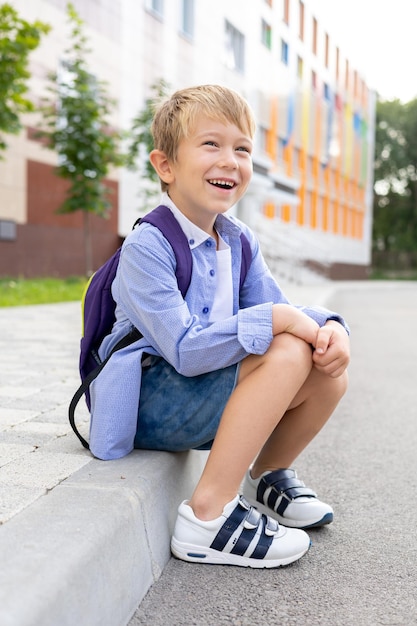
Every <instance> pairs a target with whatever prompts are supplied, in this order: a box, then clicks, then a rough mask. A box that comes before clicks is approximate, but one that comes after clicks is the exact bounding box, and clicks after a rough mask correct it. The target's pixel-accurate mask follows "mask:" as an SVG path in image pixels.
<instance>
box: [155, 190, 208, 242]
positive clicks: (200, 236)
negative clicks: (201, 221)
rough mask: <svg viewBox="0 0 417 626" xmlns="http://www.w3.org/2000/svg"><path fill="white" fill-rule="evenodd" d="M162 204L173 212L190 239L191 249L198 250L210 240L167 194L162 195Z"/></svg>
mask: <svg viewBox="0 0 417 626" xmlns="http://www.w3.org/2000/svg"><path fill="white" fill-rule="evenodd" d="M162 204H165V206H167V207H168V208H169V209H170V210H171V211H172V212H173V214H174V217H175V219H176V220H177V222H178V223H179V225H180V226H181V228H182V230H183V231H184V234H185V236H186V237H187V239H188V243H189V244H190V248H191V249H192V248H196V247H197V246H199V245H200V244H201V243H203V241H206V239H208V238H209V235H208V234H207V233H206V232H205V231H204V230H202V229H201V228H199V227H198V226H196V225H195V224H194V223H193V222H191V221H190V220H189V219H188V217H185V215H184V213H181V211H180V210H179V208H178V207H177V206H175V204H174V203H173V202H172V200H171V198H170V197H169V195H168V194H167V192H164V193H163V194H162Z"/></svg>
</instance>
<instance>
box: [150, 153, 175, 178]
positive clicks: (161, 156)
mask: <svg viewBox="0 0 417 626" xmlns="http://www.w3.org/2000/svg"><path fill="white" fill-rule="evenodd" d="M149 160H150V162H151V163H152V165H153V168H154V170H155V171H156V173H157V174H158V176H159V178H160V179H161V180H162V181H163V182H164V183H166V184H167V185H169V184H170V183H172V182H173V180H174V173H173V170H172V167H171V164H170V162H169V161H168V158H167V156H166V154H165V152H162V150H152V152H151V153H150V155H149Z"/></svg>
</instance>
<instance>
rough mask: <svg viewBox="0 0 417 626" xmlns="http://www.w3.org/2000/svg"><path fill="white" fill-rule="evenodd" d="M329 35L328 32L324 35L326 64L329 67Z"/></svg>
mask: <svg viewBox="0 0 417 626" xmlns="http://www.w3.org/2000/svg"><path fill="white" fill-rule="evenodd" d="M329 47H330V42H329V35H328V34H327V33H326V34H325V36H324V65H325V66H326V67H329Z"/></svg>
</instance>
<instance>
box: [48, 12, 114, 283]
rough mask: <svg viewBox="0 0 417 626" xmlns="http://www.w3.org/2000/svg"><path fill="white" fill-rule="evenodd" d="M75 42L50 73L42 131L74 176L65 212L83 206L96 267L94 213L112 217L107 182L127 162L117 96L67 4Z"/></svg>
mask: <svg viewBox="0 0 417 626" xmlns="http://www.w3.org/2000/svg"><path fill="white" fill-rule="evenodd" d="M67 12H68V20H69V23H70V26H71V38H70V39H71V45H70V47H69V48H68V49H67V50H66V52H65V54H66V57H65V59H64V60H63V61H62V63H61V66H60V68H59V70H58V72H57V73H55V74H51V75H50V77H49V80H50V84H49V91H50V93H51V94H52V96H51V97H47V98H46V99H45V102H44V105H43V107H42V114H43V119H42V121H41V123H40V127H39V128H40V132H39V134H40V136H41V137H44V138H45V139H46V141H47V146H48V147H49V148H51V149H53V150H55V151H56V152H57V153H58V166H57V174H58V176H60V177H62V178H64V179H65V180H67V181H69V188H68V192H67V196H66V199H65V201H64V203H63V204H62V206H61V207H60V208H59V212H60V213H74V212H75V211H82V213H83V220H84V248H85V271H86V275H87V276H89V275H91V274H92V272H93V253H92V238H91V228H90V215H91V214H92V213H93V214H95V215H99V216H101V217H107V216H108V213H109V210H110V208H111V203H110V200H109V193H110V190H109V188H108V187H106V185H105V184H104V183H103V181H104V179H105V178H106V176H107V175H108V173H109V170H110V168H111V167H119V166H121V165H123V164H124V162H125V157H124V156H123V154H122V151H121V149H120V141H121V133H120V132H119V131H118V130H115V129H112V128H111V126H110V123H109V116H110V114H111V111H112V109H113V108H114V106H115V102H114V101H113V100H112V99H111V98H109V97H108V96H107V94H106V89H105V83H104V82H103V81H100V80H99V79H98V78H97V77H96V76H95V75H94V74H93V73H91V72H90V71H89V69H88V66H87V62H86V56H87V54H88V53H89V52H90V50H89V48H88V47H87V39H86V36H85V34H84V23H83V22H82V20H81V19H80V17H79V16H78V14H77V12H76V11H75V9H74V7H73V5H72V4H71V3H69V4H68V5H67Z"/></svg>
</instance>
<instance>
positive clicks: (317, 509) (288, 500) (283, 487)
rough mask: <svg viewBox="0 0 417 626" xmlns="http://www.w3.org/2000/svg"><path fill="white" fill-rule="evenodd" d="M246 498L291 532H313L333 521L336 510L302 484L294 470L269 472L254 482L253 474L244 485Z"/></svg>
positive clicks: (248, 473) (247, 476) (249, 475)
mask: <svg viewBox="0 0 417 626" xmlns="http://www.w3.org/2000/svg"><path fill="white" fill-rule="evenodd" d="M243 495H244V496H245V498H246V499H247V500H248V501H249V502H250V503H251V504H252V505H253V506H256V508H257V509H259V511H261V512H262V513H265V514H266V515H270V516H271V517H273V518H275V519H276V520H278V522H279V523H280V524H282V525H283V526H288V527H290V528H313V527H316V526H324V525H325V524H330V522H332V521H333V509H332V507H331V506H329V505H328V504H325V503H324V502H321V501H320V500H319V499H318V498H317V495H316V494H315V492H314V491H312V490H311V489H309V488H308V487H306V486H305V485H304V483H303V482H302V481H301V480H298V478H297V474H296V472H295V470H293V469H278V470H275V471H273V472H265V473H264V474H262V475H261V476H260V477H259V478H256V479H253V478H252V476H251V474H250V470H248V472H247V473H246V476H245V479H244V481H243Z"/></svg>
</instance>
